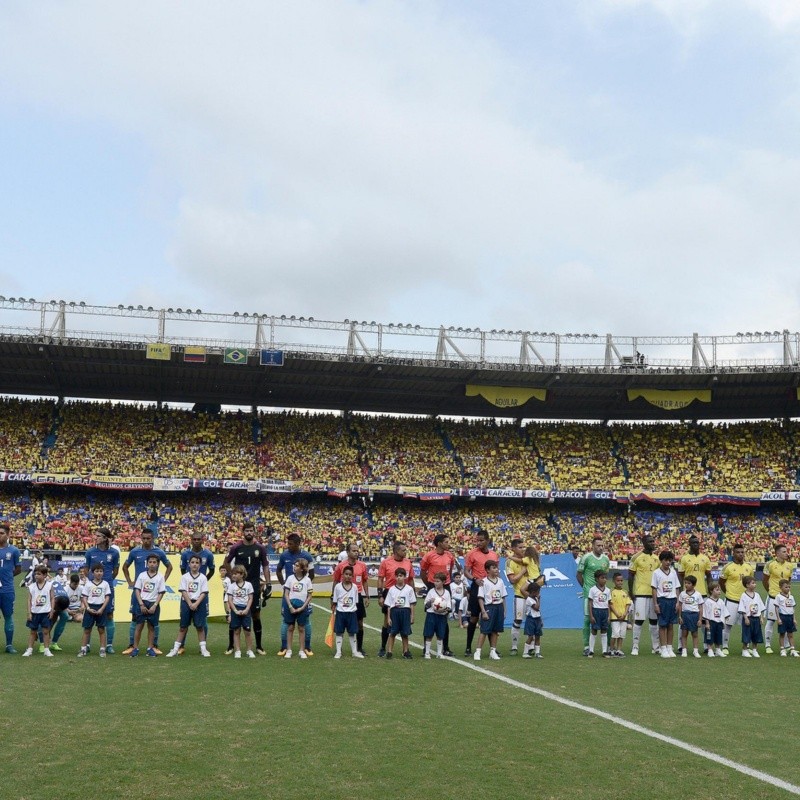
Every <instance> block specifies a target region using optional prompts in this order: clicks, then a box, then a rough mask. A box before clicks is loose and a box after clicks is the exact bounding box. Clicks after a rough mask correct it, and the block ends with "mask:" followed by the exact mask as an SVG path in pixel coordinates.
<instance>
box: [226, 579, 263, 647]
mask: <svg viewBox="0 0 800 800" xmlns="http://www.w3.org/2000/svg"><path fill="white" fill-rule="evenodd" d="M246 575H247V570H246V569H245V568H244V567H243V566H242V565H241V564H236V565H235V566H234V567H233V569H232V570H231V584H230V586H229V587H228V594H227V601H228V611H229V612H230V615H231V621H230V630H231V632H232V633H233V647H234V654H233V657H234V658H241V657H242V649H241V635H242V631H244V638H245V642H246V643H247V657H248V658H255V657H256V654H255V653H254V652H253V632H252V629H253V618H252V617H251V616H250V610H251V608H252V607H253V584H252V583H250V582H249V581H246V580H245V577H246Z"/></svg>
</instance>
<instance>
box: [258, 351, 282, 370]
mask: <svg viewBox="0 0 800 800" xmlns="http://www.w3.org/2000/svg"><path fill="white" fill-rule="evenodd" d="M261 366H262V367H282V366H283V350H262V351H261Z"/></svg>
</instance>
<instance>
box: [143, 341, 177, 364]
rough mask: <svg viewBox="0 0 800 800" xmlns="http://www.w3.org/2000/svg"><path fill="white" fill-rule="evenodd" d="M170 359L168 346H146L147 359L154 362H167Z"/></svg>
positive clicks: (170, 350) (170, 349)
mask: <svg viewBox="0 0 800 800" xmlns="http://www.w3.org/2000/svg"><path fill="white" fill-rule="evenodd" d="M171 357H172V348H171V347H170V346H169V345H168V344H164V343H163V342H159V343H158V344H148V345H147V358H151V359H154V360H155V361H169V360H170V358H171Z"/></svg>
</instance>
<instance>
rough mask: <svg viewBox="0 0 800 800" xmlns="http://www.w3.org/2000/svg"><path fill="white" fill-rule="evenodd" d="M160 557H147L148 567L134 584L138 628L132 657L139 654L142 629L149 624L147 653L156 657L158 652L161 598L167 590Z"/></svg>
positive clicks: (134, 634)
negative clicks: (156, 639) (161, 573)
mask: <svg viewBox="0 0 800 800" xmlns="http://www.w3.org/2000/svg"><path fill="white" fill-rule="evenodd" d="M159 560H160V559H159V557H158V556H156V555H153V556H148V557H147V561H146V564H147V569H146V570H145V571H144V572H142V573H140V574H139V577H138V578H137V579H136V583H135V584H134V588H133V593H134V595H135V597H136V602H135V608H137V609H138V610H137V612H136V629H135V631H134V633H133V650H132V651H131V654H130V656H131V658H136V656H138V655H139V640H140V639H141V638H142V631H143V630H144V626H145V625H147V655H148V656H150V657H151V658H155V657H156V656H157V655H158V653H156V650H155V638H156V625H158V620H159V617H160V615H161V598H162V597H163V596H164V593H165V592H166V591H167V585H166V582H165V581H164V576H163V575H159V574H158V562H159Z"/></svg>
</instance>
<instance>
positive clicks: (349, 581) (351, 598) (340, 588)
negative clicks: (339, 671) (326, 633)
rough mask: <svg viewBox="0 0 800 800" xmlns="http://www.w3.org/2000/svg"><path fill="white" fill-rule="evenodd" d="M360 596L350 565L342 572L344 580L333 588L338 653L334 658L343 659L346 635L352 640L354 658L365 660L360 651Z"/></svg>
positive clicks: (332, 604) (332, 596) (332, 607)
mask: <svg viewBox="0 0 800 800" xmlns="http://www.w3.org/2000/svg"><path fill="white" fill-rule="evenodd" d="M358 595H359V589H358V586H356V584H355V583H353V568H352V567H351V566H350V565H349V564H348V565H347V566H345V567H344V569H343V570H342V580H341V581H339V583H337V584H336V586H334V587H333V594H332V595H331V611H332V612H334V614H335V615H336V616H335V617H334V620H333V635H334V636H335V637H336V653H334V656H333V657H334V658H341V657H342V641H343V640H344V634H345V632H346V633H347V635H348V637H349V638H350V652H351V653H352V654H353V658H364V654H363V653H362V652H360V651H359V649H358V640H357V635H358V614H357V609H358Z"/></svg>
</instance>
